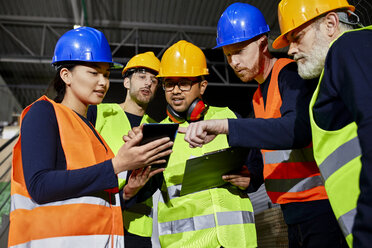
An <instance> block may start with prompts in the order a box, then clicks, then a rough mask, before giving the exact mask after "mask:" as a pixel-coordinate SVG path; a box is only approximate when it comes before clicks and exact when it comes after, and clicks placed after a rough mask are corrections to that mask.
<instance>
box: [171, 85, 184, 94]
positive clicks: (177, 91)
mask: <svg viewBox="0 0 372 248" xmlns="http://www.w3.org/2000/svg"><path fill="white" fill-rule="evenodd" d="M172 93H173V94H175V95H176V94H181V93H182V90H181V89H180V86H179V85H178V84H176V85H175V86H174V89H173V90H172Z"/></svg>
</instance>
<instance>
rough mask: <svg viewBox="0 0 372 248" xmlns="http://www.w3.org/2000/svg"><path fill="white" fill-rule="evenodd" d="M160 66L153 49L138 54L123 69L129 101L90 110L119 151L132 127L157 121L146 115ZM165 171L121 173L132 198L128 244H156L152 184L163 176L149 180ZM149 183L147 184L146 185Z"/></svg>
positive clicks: (127, 220)
mask: <svg viewBox="0 0 372 248" xmlns="http://www.w3.org/2000/svg"><path fill="white" fill-rule="evenodd" d="M159 66H160V61H159V59H158V58H157V57H155V55H154V53H153V52H146V53H141V54H138V55H136V56H134V57H133V58H131V59H130V60H129V62H128V63H127V65H126V66H125V68H124V69H123V71H122V75H123V77H124V82H123V84H124V87H125V88H126V89H127V94H126V98H125V101H124V102H123V103H120V104H116V103H102V104H99V105H98V106H95V105H93V106H90V107H89V109H88V119H89V120H90V121H91V122H92V123H93V125H94V126H95V127H96V129H97V131H98V132H99V133H100V134H101V135H102V137H103V138H104V139H105V141H106V142H107V144H108V145H109V146H110V148H111V150H112V151H113V152H114V153H115V154H116V153H117V152H118V150H119V148H120V147H121V146H122V145H123V144H124V141H123V136H124V135H127V134H128V131H129V130H131V129H132V127H137V126H139V125H141V124H142V123H154V122H155V121H154V120H153V119H152V118H150V117H149V116H148V115H147V114H146V108H147V106H148V104H149V103H150V101H151V100H152V99H153V97H154V95H155V92H156V89H157V87H158V79H157V78H156V75H157V74H158V72H159ZM163 170H164V169H156V170H151V168H150V167H147V168H143V169H139V170H135V171H129V172H128V173H126V172H122V173H120V174H119V175H118V177H119V189H123V196H124V200H126V201H128V202H125V203H124V207H125V208H126V209H125V210H124V211H123V218H124V228H125V237H124V242H125V247H136V248H138V247H152V244H151V235H152V194H153V193H154V191H155V190H156V189H157V187H156V186H152V184H156V185H158V184H160V185H161V177H154V178H152V179H153V180H151V181H150V182H149V183H147V182H148V181H149V179H150V178H151V177H153V176H154V175H156V174H158V173H160V172H162V171H163ZM159 176H160V175H159ZM157 180H160V182H157ZM146 183H147V184H146ZM145 184H146V187H143V186H144V185H145ZM140 190H141V191H140ZM139 191H140V192H139ZM138 192H139V194H137V193H138ZM134 196H135V197H134ZM136 202H140V203H137V204H135V203H136ZM130 205H132V206H130ZM127 206H128V207H127Z"/></svg>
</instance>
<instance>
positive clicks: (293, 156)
mask: <svg viewBox="0 0 372 248" xmlns="http://www.w3.org/2000/svg"><path fill="white" fill-rule="evenodd" d="M291 62H293V60H291V59H284V58H283V59H278V60H277V61H276V62H275V64H274V67H273V70H272V73H271V79H270V84H269V89H268V92H267V98H266V106H265V105H264V102H263V97H262V93H261V89H260V87H258V88H257V90H256V92H255V93H254V95H253V101H252V102H253V109H254V113H255V116H256V118H263V119H268V118H280V117H281V113H280V107H281V106H282V98H281V95H280V91H279V86H278V76H279V72H280V71H281V69H282V68H283V67H284V66H286V65H287V64H289V63H291ZM273 138H274V137H273ZM261 152H262V155H263V160H264V179H265V187H266V191H267V194H268V196H269V197H270V199H271V201H272V202H273V203H279V204H286V203H290V202H306V201H315V200H322V199H328V197H327V194H326V192H325V189H324V185H323V182H322V179H321V177H320V172H319V169H318V167H317V165H316V163H315V160H314V156H313V147H312V144H310V145H309V146H307V147H305V148H302V149H291V150H264V149H262V150H261Z"/></svg>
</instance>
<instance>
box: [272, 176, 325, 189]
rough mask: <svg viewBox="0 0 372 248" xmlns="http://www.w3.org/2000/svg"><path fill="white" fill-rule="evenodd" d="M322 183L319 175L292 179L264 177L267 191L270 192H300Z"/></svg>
mask: <svg viewBox="0 0 372 248" xmlns="http://www.w3.org/2000/svg"><path fill="white" fill-rule="evenodd" d="M322 185H323V180H322V178H321V177H320V176H313V177H307V178H294V179H271V178H270V179H265V187H266V190H267V191H272V192H302V191H305V190H309V189H312V188H315V187H318V186H322Z"/></svg>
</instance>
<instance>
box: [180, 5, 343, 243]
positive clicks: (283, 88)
mask: <svg viewBox="0 0 372 248" xmlns="http://www.w3.org/2000/svg"><path fill="white" fill-rule="evenodd" d="M268 32H269V27H268V25H267V23H266V21H265V19H264V17H263V15H262V13H261V12H260V11H259V10H258V9H257V8H255V7H254V6H251V5H249V4H245V3H234V4H232V5H230V6H229V7H228V8H227V9H226V10H225V11H224V13H223V14H222V16H221V18H220V20H219V22H218V26H217V47H222V48H223V52H224V54H225V56H226V58H227V61H228V63H229V65H230V66H231V67H232V69H233V70H234V71H235V74H236V75H237V76H238V77H239V78H240V79H241V80H242V81H243V82H248V81H251V80H255V81H256V82H257V83H258V88H257V91H256V92H255V94H254V96H253V101H252V104H253V109H254V114H255V117H256V118H255V119H252V118H246V119H237V120H233V119H224V120H205V121H199V122H194V123H190V125H189V127H188V128H187V130H185V129H183V130H182V129H181V130H180V132H184V133H185V140H186V141H187V142H189V143H190V146H192V147H201V146H203V145H204V144H207V143H208V142H210V141H211V140H213V139H214V138H215V137H216V135H218V134H228V135H229V136H228V141H229V145H230V146H238V147H239V146H240V147H248V148H260V149H261V152H262V154H263V159H264V169H263V174H264V179H265V187H266V191H267V194H268V196H269V197H270V199H271V201H272V202H273V203H278V204H280V206H281V209H282V211H283V216H284V220H285V222H286V224H287V225H288V239H289V247H290V248H294V247H318V248H319V247H324V248H326V247H327V248H328V247H347V244H346V241H345V239H344V237H343V236H342V233H341V230H340V228H339V227H338V225H337V221H336V219H335V217H334V215H333V213H332V209H331V206H330V204H329V201H328V197H327V194H326V192H325V189H324V185H323V182H322V180H321V178H320V173H319V169H318V167H317V165H316V163H315V160H314V157H313V155H312V145H311V130H310V120H309V113H308V105H309V102H310V98H311V95H312V94H313V92H314V89H315V86H314V84H315V82H313V83H312V82H308V81H305V80H302V79H301V78H300V76H299V75H298V73H297V68H296V64H295V63H294V61H293V60H290V59H277V58H274V57H273V56H272V55H271V54H270V52H269V50H268V38H267V33H268ZM224 179H225V180H241V181H242V180H248V178H244V177H239V178H237V176H236V175H235V176H233V175H225V176H224Z"/></svg>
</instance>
